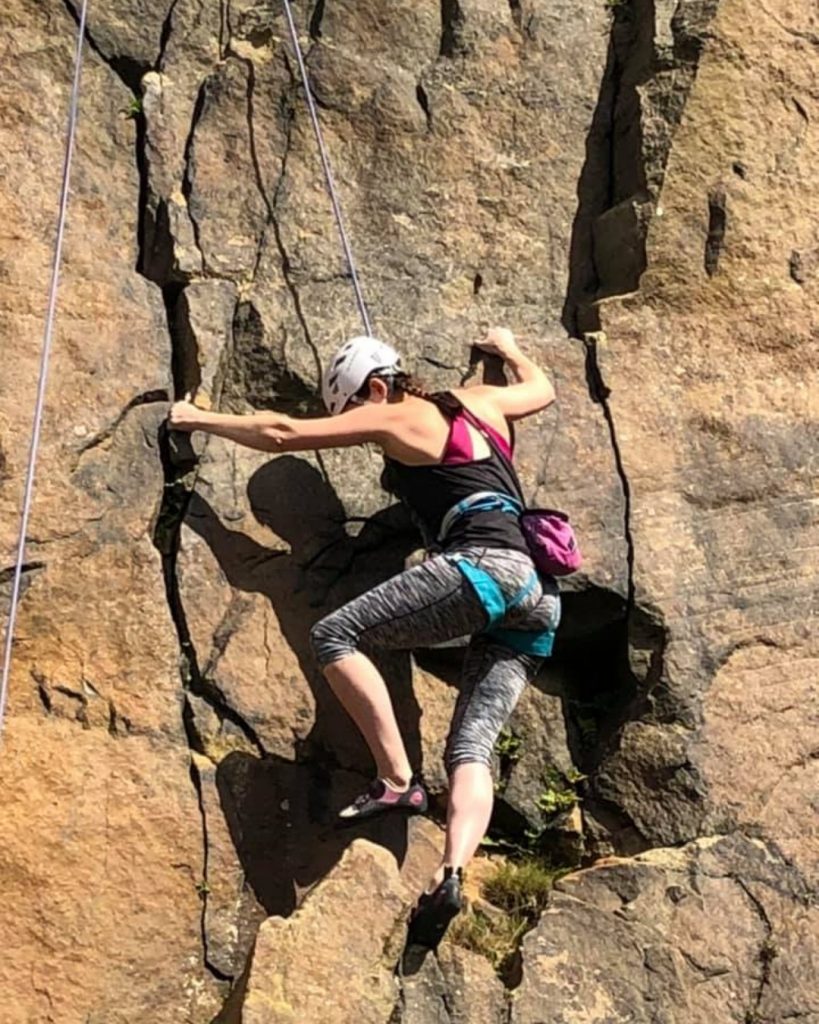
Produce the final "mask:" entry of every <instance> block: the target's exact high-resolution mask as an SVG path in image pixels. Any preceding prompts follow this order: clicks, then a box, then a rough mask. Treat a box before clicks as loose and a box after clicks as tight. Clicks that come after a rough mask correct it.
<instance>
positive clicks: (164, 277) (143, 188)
mask: <svg viewBox="0 0 819 1024" xmlns="http://www.w3.org/2000/svg"><path fill="white" fill-rule="evenodd" d="M64 3H65V6H66V9H67V10H68V12H69V13H70V14H71V16H72V18H73V19H74V21H75V22H76V23H78V15H77V12H76V10H75V9H74V6H73V4H72V3H71V0H64ZM175 4H176V0H174V2H173V3H172V4H171V7H170V9H169V12H168V16H167V18H166V22H165V28H163V38H162V43H161V52H162V51H164V47H165V46H166V45H167V41H168V38H169V35H170V27H171V17H172V14H173V9H174V7H175ZM165 29H167V32H166V30H165ZM86 41H87V42H88V45H89V46H90V47H91V49H92V51H93V52H94V53H95V54H96V55H97V56H98V57H99V59H100V60H101V61H102V62H103V63H104V64H106V65H107V66H108V67H109V68H110V69H111V71H112V72H113V73H114V74H115V75H116V76H117V77H118V78H119V79H120V80H121V81H122V82H123V83H124V85H125V86H126V87H127V88H128V89H129V90H130V91H131V92H132V93H133V95H134V96H135V97H138V96H139V95H140V90H141V85H140V83H141V78H142V75H143V73H144V72H146V71H148V70H150V68H148V67H142V66H141V65H139V64H138V63H137V62H136V61H133V60H131V59H130V58H128V57H123V56H106V54H105V53H104V52H103V51H102V50H101V49H100V47H99V46H98V45H97V44H96V42H95V41H94V39H93V38H92V36H91V34H90V33H89V32H88V30H87V29H86ZM161 52H160V59H161ZM207 82H208V80H207V79H205V81H204V82H203V84H202V87H201V89H200V92H199V96H198V97H197V103H196V106H195V109H194V115H193V118H192V124H191V131H190V135H189V138H188V144H187V146H186V151H185V156H186V166H185V181H186V183H187V186H188V190H187V194H186V199H187V198H188V197H189V194H190V180H191V168H190V156H191V154H190V150H191V146H192V139H193V134H194V131H195V128H196V125H197V123H198V120H199V117H200V116H201V112H202V106H203V102H204V95H205V89H206V86H207ZM145 128H146V126H145V120H144V117H143V115H142V114H141V112H140V113H139V115H138V116H137V132H136V140H135V154H134V159H135V163H136V166H137V171H138V174H139V183H140V184H139V190H138V204H139V209H138V218H137V225H138V228H137V230H138V232H139V236H138V239H137V247H138V252H139V259H138V263H137V267H136V270H137V272H138V273H140V274H141V275H142V276H143V277H145V278H146V279H147V280H149V281H152V282H153V283H154V284H156V285H158V286H159V287H160V288H161V290H162V296H163V300H164V303H165V309H166V318H167V327H168V332H169V335H170V338H171V344H172V359H173V363H174V364H175V366H174V369H177V372H176V373H173V376H174V377H175V383H178V367H179V366H180V365H184V362H185V360H184V358H183V355H182V354H181V353H180V351H179V348H180V345H181V344H187V343H188V342H187V339H185V340H183V339H182V337H181V335H180V331H179V330H178V326H177V324H176V316H177V307H178V304H179V298H180V295H181V294H182V292H183V288H184V285H182V284H180V283H179V282H174V281H172V280H171V279H170V273H171V268H172V265H173V254H172V246H173V240H172V238H171V235H170V231H169V230H168V231H154V235H153V237H152V238H149V234H148V231H147V228H148V219H147V211H148V207H149V198H150V196H149V188H148V176H147V160H146V136H145ZM191 220H192V221H193V223H194V231H195V233H196V241H197V244H199V238H198V233H197V230H196V222H195V219H194V218H193V216H191ZM153 226H154V227H155V225H153ZM149 242H150V244H149ZM200 251H201V246H200ZM161 397H167V396H160V395H159V393H158V392H151V393H148V394H146V395H141V396H138V398H137V399H136V400H134V401H133V402H131V403H130V405H129V408H130V407H133V405H134V404H141V403H142V402H145V401H157V400H160V398H161ZM127 411H128V409H126V410H125V412H127ZM123 415H124V413H123ZM115 426H116V424H115V425H114V427H112V428H111V430H110V431H109V432H108V433H109V434H110V432H112V431H113V429H115ZM102 440H104V437H102V436H101V437H99V438H95V439H93V442H92V443H95V444H96V443H100V442H101V441H102ZM186 440H187V439H186ZM159 449H160V456H161V459H162V468H163V478H164V481H165V483H164V487H163V495H162V499H161V502H160V508H159V512H158V515H157V520H156V524H155V528H154V537H153V540H154V545H155V546H156V548H157V550H158V551H159V553H160V555H161V558H162V570H163V577H164V581H165V592H166V599H167V601H168V606H169V609H170V614H171V619H172V621H173V622H174V625H175V627H176V631H177V636H178V641H179V649H180V669H181V673H182V684H183V689H184V690H185V691H186V693H187V692H190V693H193V694H195V695H197V696H199V697H202V698H203V699H204V700H205V701H207V703H208V704H209V705H210V706H211V707H212V708H213V710H214V711H215V713H216V714H217V716H218V717H219V719H220V721H224V720H227V721H230V722H231V723H232V724H233V725H235V726H236V727H237V728H238V729H239V730H240V731H241V732H242V733H243V735H244V736H245V737H246V738H247V740H248V741H249V743H250V744H251V745H252V746H253V747H254V748H255V749H256V751H257V752H258V754H259V755H263V754H264V753H265V751H264V747H263V745H262V743H261V741H260V739H259V737H258V735H257V734H256V732H255V730H254V729H253V727H252V726H251V725H250V723H249V722H247V721H246V720H245V719H244V718H243V717H242V716H241V715H240V714H239V713H238V712H237V711H236V710H235V709H234V708H232V707H231V706H230V705H229V703H228V701H227V700H226V699H225V696H224V694H222V693H221V691H220V690H219V688H218V687H217V686H216V685H215V684H214V683H212V682H211V681H209V680H207V679H205V678H203V677H202V675H201V673H200V672H199V667H198V663H197V657H196V651H195V649H194V646H193V643H192V641H191V636H190V632H189V630H188V626H187V621H186V618H185V613H184V608H183V606H182V601H181V596H180V592H179V581H178V577H177V571H176V568H177V555H178V551H179V540H180V533H181V528H182V522H183V520H184V517H185V513H186V511H187V506H188V502H189V499H190V495H191V493H192V490H191V489H192V481H191V480H190V478H189V475H188V474H190V472H191V470H192V469H193V467H194V466H195V464H196V458H195V456H194V455H193V451H192V448H191V447H190V442H189V441H188V442H187V449H188V450H187V452H185V453H184V454H183V456H182V458H181V459H180V451H181V449H178V450H177V451H176V453H174V451H173V445H172V441H171V436H170V434H169V432H168V431H167V430H166V429H165V428H163V429H162V431H161V435H160V444H159ZM35 567H39V566H35V565H34V564H32V568H35ZM38 692H39V696H40V700H41V702H42V704H43V707H44V709H45V710H46V712H47V713H48V712H50V711H51V710H52V701H51V696H50V694H49V693H48V692H47V690H45V688H44V687H42V686H41V687H39V690H38ZM80 711H82V709H80ZM77 717H78V720H82V718H81V714H80V713H78V715H77ZM183 725H184V728H185V735H186V738H187V742H188V746H189V749H190V750H191V753H192V754H193V753H195V752H196V753H199V752H202V743H201V741H200V738H199V737H198V735H197V733H196V730H195V726H194V722H193V715H192V711H191V708H190V704H189V702H188V700H187V697H186V698H185V703H184V708H183ZM109 729H114V730H115V731H116V732H117V733H118V731H119V726H118V716H117V713H116V709H115V708H114V709H112V710H111V711H110V714H109ZM191 782H192V784H193V786H194V788H195V790H196V794H197V801H198V806H199V810H200V816H201V827H202V842H203V851H202V860H203V865H204V867H203V871H204V874H205V878H204V880H203V889H202V893H201V895H202V903H203V909H202V943H203V963H204V965H205V967H206V969H207V970H208V971H209V972H210V973H211V974H212V975H213V976H214V977H215V978H216V979H217V980H219V981H226V980H230V979H228V978H227V977H226V976H225V975H224V974H223V973H222V972H221V971H220V970H219V969H218V968H216V967H215V966H214V965H213V964H212V963H210V960H209V957H208V950H207V936H206V934H205V914H206V909H207V902H206V899H207V863H208V837H207V821H206V816H205V809H204V805H203V798H202V792H201V780H200V779H199V773H198V769H197V768H196V765H195V763H194V762H193V759H192V761H191Z"/></svg>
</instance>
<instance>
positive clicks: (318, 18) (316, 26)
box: [308, 0, 326, 39]
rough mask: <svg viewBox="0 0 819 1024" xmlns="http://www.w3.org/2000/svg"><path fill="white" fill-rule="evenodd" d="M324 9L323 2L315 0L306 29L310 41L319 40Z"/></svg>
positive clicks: (324, 4)
mask: <svg viewBox="0 0 819 1024" xmlns="http://www.w3.org/2000/svg"><path fill="white" fill-rule="evenodd" d="M325 7H326V3H325V0H316V3H315V6H314V7H313V10H312V13H311V14H310V24H309V27H308V32H309V34H310V38H311V39H321V23H322V21H323V20H324V9H325Z"/></svg>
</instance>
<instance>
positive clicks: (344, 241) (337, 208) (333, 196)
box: [283, 0, 373, 336]
mask: <svg viewBox="0 0 819 1024" xmlns="http://www.w3.org/2000/svg"><path fill="white" fill-rule="evenodd" d="M283 3H284V13H285V16H286V17H287V25H288V27H289V29H290V38H291V40H292V42H293V50H294V52H295V56H296V61H297V62H298V65H299V71H300V72H301V80H302V82H303V83H304V94H305V97H306V99H307V109H308V110H309V111H310V120H311V121H312V122H313V131H314V132H315V133H316V142H317V143H318V150H319V156H320V157H321V166H322V167H323V168H324V179H325V181H326V182H327V191H328V193H329V194H330V202H331V203H332V205H333V213H334V214H335V216H336V224H337V225H338V233H339V237H340V238H341V247H342V249H343V250H344V256H345V258H346V260H347V267H348V269H349V271H350V280H351V281H352V283H353V291H354V292H355V298H356V302H357V303H358V311H359V313H360V314H361V322H362V323H363V324H364V333H365V334H369V335H370V336H372V333H373V331H372V327H371V326H370V317H369V315H368V313H367V306H366V304H365V302H364V295H363V293H362V291H361V285H360V284H359V281H358V274H357V272H356V267H355V260H354V259H353V249H352V246H351V245H350V240H349V238H348V237H347V232H346V230H345V228H344V218H343V216H342V214H341V202H340V201H339V198H338V194H337V193H336V185H335V181H334V180H333V170H332V167H331V166H330V157H329V156H328V154H327V147H326V146H325V145H324V137H323V135H322V133H321V124H320V123H319V119H318V112H317V111H316V104H315V102H314V100H313V93H312V90H311V89H310V78H309V76H308V74H307V67H306V66H305V63H304V57H303V56H302V52H301V47H300V46H299V34H298V32H297V31H296V23H295V21H294V20H293V10H292V8H291V6H290V0H283Z"/></svg>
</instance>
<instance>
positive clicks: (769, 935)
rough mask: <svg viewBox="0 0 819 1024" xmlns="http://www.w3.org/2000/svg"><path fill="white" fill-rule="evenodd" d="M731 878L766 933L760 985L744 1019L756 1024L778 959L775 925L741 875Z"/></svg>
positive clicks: (760, 958) (760, 950) (759, 955)
mask: <svg viewBox="0 0 819 1024" xmlns="http://www.w3.org/2000/svg"><path fill="white" fill-rule="evenodd" d="M729 877H730V878H732V879H733V881H735V882H736V884H737V885H738V886H739V887H740V889H742V891H743V893H744V894H745V896H746V897H747V899H748V902H749V903H750V905H751V909H752V910H753V912H754V914H755V915H756V916H757V917H758V918H759V920H760V923H761V924H762V927H763V929H764V932H765V937H764V938H763V940H762V942H761V943H760V946H759V953H758V954H757V956H758V959H759V968H760V972H759V984H758V985H757V990H756V994H755V996H754V1002H753V1006H751V1007H750V1009H749V1010H748V1011H747V1012H746V1014H745V1016H744V1018H743V1019H744V1020H745V1021H746V1022H747V1024H756V1022H757V1021H761V1020H762V1018H761V1017H760V1015H759V1007H760V1006H761V1005H762V998H763V996H764V995H765V989H766V988H767V987H768V985H769V984H770V982H771V964H772V963H773V961H774V960H775V959H776V955H777V950H776V944H775V942H774V938H773V933H774V929H773V923H772V922H771V919H770V917H768V912H767V910H765V907H764V906H763V904H762V902H761V900H759V898H758V897H757V896H755V895H754V894H753V893H752V892H751V890H750V888H749V887H748V884H747V883H746V882H745V880H744V879H742V878H740V877H739V875H730V876H729Z"/></svg>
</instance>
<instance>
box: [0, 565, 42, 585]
mask: <svg viewBox="0 0 819 1024" xmlns="http://www.w3.org/2000/svg"><path fill="white" fill-rule="evenodd" d="M38 569H45V562H24V563H23V565H22V566H21V567H20V575H21V578H23V577H25V576H26V574H27V573H32V572H36V571H37V570H38ZM15 570H16V566H14V565H10V566H8V568H6V569H0V587H2V586H3V585H4V584H6V583H11V581H12V580H13V579H14V573H15Z"/></svg>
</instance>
